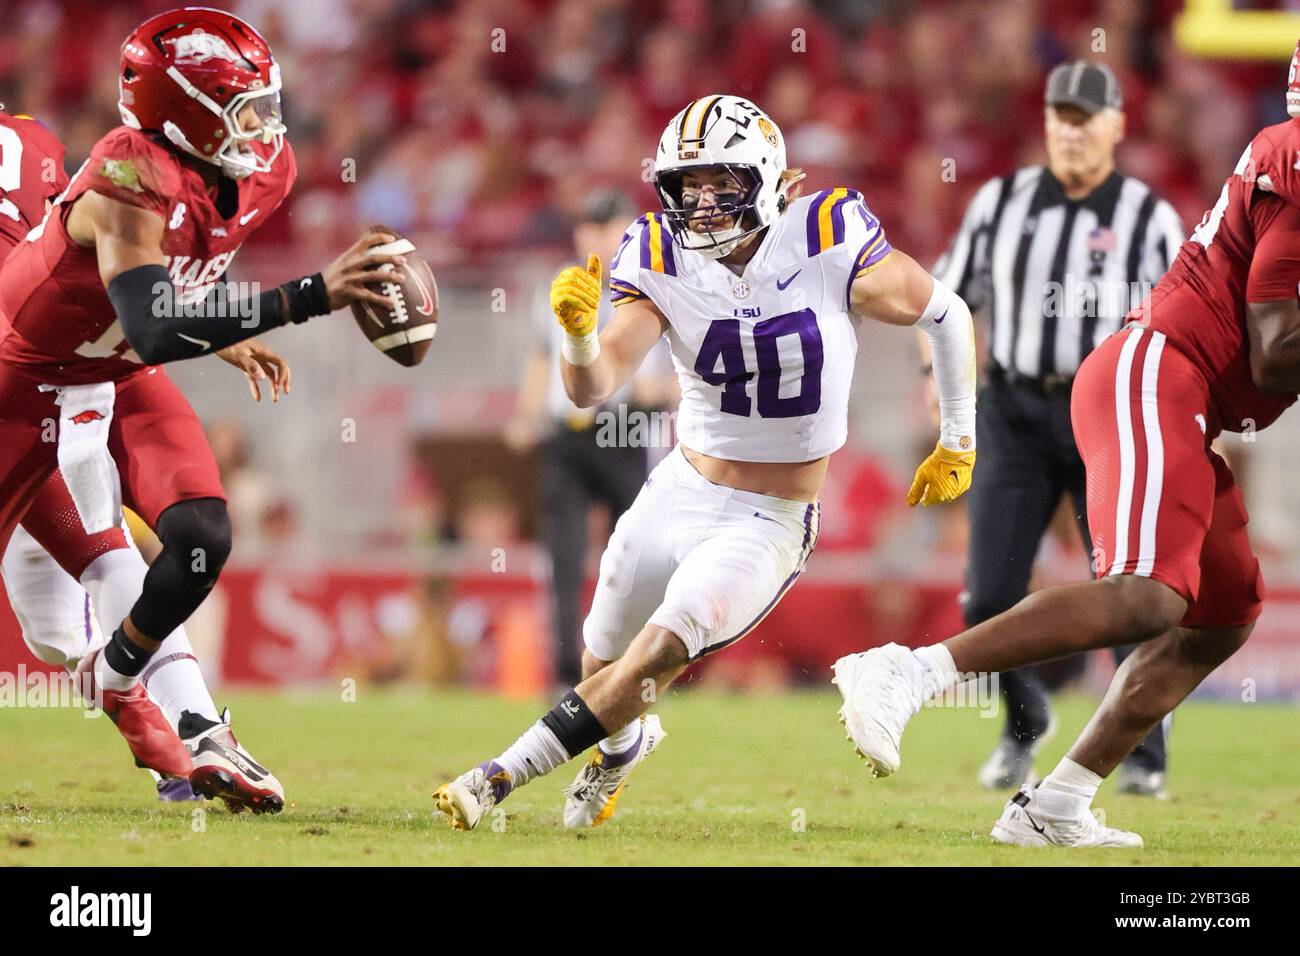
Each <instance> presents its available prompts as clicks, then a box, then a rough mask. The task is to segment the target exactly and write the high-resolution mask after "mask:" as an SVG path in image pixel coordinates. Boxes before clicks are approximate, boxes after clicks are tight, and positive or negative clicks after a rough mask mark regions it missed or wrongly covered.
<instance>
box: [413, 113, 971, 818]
mask: <svg viewBox="0 0 1300 956" xmlns="http://www.w3.org/2000/svg"><path fill="white" fill-rule="evenodd" d="M801 178H802V174H801V173H799V171H797V170H787V168H786V154H785V143H784V140H783V139H782V136H781V132H780V130H779V129H777V126H776V124H775V123H773V122H772V120H771V118H770V117H768V116H767V115H766V114H765V113H763V112H762V111H761V110H759V109H758V108H757V107H755V106H754V105H753V104H752V103H750V102H749V101H747V100H745V99H742V98H740V97H736V96H726V95H715V96H706V97H703V98H702V99H699V100H696V101H695V102H693V103H691V104H690V105H689V106H687V107H686V109H684V110H682V111H681V113H679V114H678V115H677V116H676V117H675V118H674V119H673V121H672V122H671V123H669V125H668V128H667V129H665V130H664V133H663V136H662V137H661V139H660V141H659V148H658V152H657V154H656V157H655V186H656V189H657V191H658V193H659V197H660V202H661V205H662V207H663V210H662V212H659V213H653V214H651V213H647V214H646V215H645V216H642V217H641V218H640V219H638V220H637V221H636V222H635V223H634V224H633V225H632V227H631V228H630V229H629V230H628V232H627V235H626V236H625V237H624V239H623V243H622V245H621V246H620V248H619V251H618V252H617V254H616V255H615V256H614V259H613V261H612V263H611V264H610V289H611V296H612V298H613V300H614V302H615V304H616V305H617V306H618V310H617V313H616V315H615V318H614V320H613V321H611V322H610V323H609V324H608V325H607V326H606V327H605V328H604V329H603V330H602V331H601V332H600V333H599V334H597V333H596V331H595V322H596V309H597V306H598V304H599V301H600V296H601V294H602V292H603V289H602V283H601V272H602V267H601V262H600V259H599V257H597V256H594V255H593V256H591V257H590V259H589V261H588V263H587V267H586V268H585V269H584V268H583V267H581V266H573V267H570V268H568V269H565V270H564V271H563V272H562V273H561V274H560V275H559V276H558V277H557V278H556V280H555V283H554V285H553V286H552V289H551V306H552V308H553V310H554V311H555V313H556V316H557V318H558V319H559V321H560V323H561V325H563V326H564V328H565V331H566V332H567V333H568V335H567V336H566V340H565V343H564V348H563V358H562V360H561V371H562V374H563V378H564V384H565V387H566V389H567V391H568V394H569V397H570V398H571V399H572V400H573V402H574V403H575V404H577V405H578V406H580V407H588V406H591V405H595V404H598V403H599V402H601V401H603V400H604V399H605V398H606V397H608V396H609V395H610V394H612V393H613V392H614V391H616V390H617V389H618V388H619V387H620V386H622V385H623V383H625V382H626V381H628V379H629V378H630V377H631V375H632V374H633V372H634V371H635V370H636V368H637V366H638V365H639V364H640V363H641V361H642V359H643V358H644V357H645V355H646V354H647V353H648V352H649V351H650V349H651V348H652V347H653V346H654V344H655V343H656V342H657V341H658V340H659V338H660V337H661V336H664V335H666V336H667V337H668V342H669V345H670V347H671V351H672V357H673V364H674V366H675V368H676V372H677V376H678V380H679V383H680V386H681V395H682V397H681V406H680V410H679V412H678V422H677V426H678V427H677V431H678V438H679V441H680V444H679V445H678V447H677V448H676V449H674V450H673V451H672V452H671V453H670V454H669V455H668V456H667V457H666V458H665V459H664V460H663V461H662V462H661V463H660V464H659V465H658V467H656V468H655V470H654V472H653V473H652V474H651V476H650V478H649V480H648V481H647V482H646V484H645V487H644V488H643V489H642V491H641V493H640V495H639V496H638V497H637V499H636V501H635V502H634V503H633V505H632V507H631V508H630V509H629V510H628V511H627V512H626V513H625V514H624V515H623V517H622V518H621V519H620V520H619V522H618V524H617V526H616V527H615V529H614V533H613V535H612V536H611V538H610V540H609V544H608V546H607V548H606V550H605V553H604V556H603V557H602V558H601V562H600V577H599V580H598V582H597V586H596V594H595V598H594V601H593V603H592V608H591V612H590V614H589V615H588V617H587V619H586V622H585V625H584V633H583V637H584V640H585V643H586V645H587V649H586V652H585V653H584V655H583V676H584V679H583V680H582V682H581V683H579V684H578V685H577V686H576V687H575V688H573V690H571V691H569V692H567V693H566V694H565V695H564V696H563V698H562V699H561V700H560V702H559V703H558V704H557V705H556V706H555V708H554V709H553V710H551V711H550V712H549V713H548V714H546V715H545V716H544V717H542V719H541V720H539V721H537V723H536V724H534V725H533V726H532V727H531V728H529V729H528V730H527V731H526V732H525V733H524V734H523V736H521V737H520V738H519V739H518V740H517V741H516V742H515V743H514V744H512V745H511V746H510V747H509V748H508V749H507V750H506V751H505V752H503V753H502V754H501V755H500V756H498V757H496V758H495V759H493V760H489V761H486V762H484V763H483V764H480V765H479V766H477V767H474V768H473V769H471V770H469V771H467V772H466V773H464V774H462V775H461V776H459V777H457V778H456V779H455V780H454V781H452V782H451V783H448V784H446V785H444V786H442V787H440V788H439V789H438V791H437V792H436V793H435V794H434V798H435V800H436V802H437V807H438V810H439V811H441V812H442V813H444V814H446V815H447V817H448V820H449V822H450V824H451V825H452V826H453V827H455V828H457V829H472V828H473V827H474V826H475V825H477V824H478V823H479V821H480V820H481V819H482V818H483V817H484V815H485V814H487V813H488V812H489V811H490V810H491V809H492V808H493V807H494V806H496V805H497V804H498V803H500V802H501V801H502V800H503V799H504V798H505V797H506V795H507V794H509V793H510V792H511V790H513V789H514V788H517V787H520V786H523V785H524V784H525V783H528V782H529V781H530V780H532V779H534V778H536V777H539V776H542V775H544V774H547V773H550V772H551V771H552V770H555V769H556V768H558V767H560V766H561V765H562V764H564V763H567V762H568V761H569V760H572V759H573V758H575V757H577V756H579V755H580V754H582V753H584V752H585V751H586V750H588V749H589V748H591V747H593V745H594V746H595V750H594V753H593V755H592V758H591V760H590V761H589V762H588V763H587V764H586V765H585V766H584V767H583V768H582V770H581V771H580V772H579V774H578V778H577V780H575V781H574V783H573V785H572V786H570V787H569V788H568V789H567V790H566V791H565V798H566V800H565V807H564V822H565V825H566V826H570V827H586V826H595V825H597V824H599V823H602V822H603V821H604V820H606V819H608V818H609V817H610V816H611V815H612V814H613V812H614V807H615V805H616V802H617V799H618V796H619V793H620V791H621V788H622V787H623V784H624V782H625V781H626V779H627V776H628V774H629V773H630V772H631V770H632V769H633V768H634V767H635V766H636V765H637V764H638V763H639V762H640V761H641V760H643V759H644V758H645V757H646V756H647V755H648V754H649V753H651V752H652V751H653V750H654V749H655V747H656V746H658V744H659V741H660V740H661V739H662V738H663V729H662V727H661V725H660V723H659V720H658V718H657V717H655V716H654V715H649V716H646V711H647V710H648V709H649V708H650V706H651V704H652V703H653V702H654V701H655V700H656V699H657V697H658V695H660V694H662V693H663V692H664V690H665V689H666V688H667V687H668V685H669V684H670V683H671V682H672V681H673V680H674V679H675V678H676V677H677V676H678V675H679V674H680V673H681V672H682V670H683V669H685V667H686V666H687V665H688V664H690V663H691V662H692V661H694V660H696V659H698V658H700V657H702V656H703V655H705V654H708V653H712V652H713V651H717V650H719V649H721V648H723V647H726V646H727V645H728V644H731V643H734V642H735V641H738V640H740V639H741V638H742V637H744V636H745V635H746V634H747V633H748V632H749V631H750V630H752V629H753V628H754V627H755V626H756V625H757V624H758V622H759V621H761V620H762V619H763V617H764V616H765V615H766V614H767V613H768V612H769V611H770V610H771V609H772V608H773V607H774V606H775V605H776V603H777V601H779V600H780V599H781V597H782V596H783V595H784V594H785V592H786V591H787V590H788V589H789V588H790V586H791V585H792V584H793V583H794V581H795V579H796V578H797V577H798V576H799V573H800V572H801V571H802V570H803V567H804V564H805V562H806V561H807V560H808V556H809V555H810V554H811V553H812V550H813V547H814V546H815V545H816V542H817V531H818V527H819V524H820V521H821V515H820V509H819V507H818V504H817V497H818V493H819V491H820V489H821V485H822V480H823V479H824V478H825V475H826V469H827V463H828V460H829V456H830V454H831V453H832V452H834V451H835V450H836V449H837V448H839V447H840V446H841V445H842V444H844V440H845V437H846V435H847V415H848V398H849V386H850V382H851V380H852V376H853V362H854V356H855V353H856V351H857V338H856V328H855V327H856V323H857V321H858V320H859V318H871V319H875V320H878V321H881V322H885V323H887V324H890V325H899V326H917V327H918V328H920V329H921V330H922V331H923V332H925V334H926V335H927V336H928V337H929V340H930V343H931V346H932V348H933V353H934V359H933V361H934V369H935V377H936V380H937V383H938V387H939V392H940V406H941V410H942V425H941V428H940V435H939V442H938V445H937V447H936V448H935V451H934V453H933V454H931V455H930V456H929V457H928V458H927V459H926V460H925V461H924V462H923V463H922V464H921V467H920V468H919V469H918V471H917V474H916V480H915V481H914V482H913V485H912V488H911V490H910V491H909V493H908V503H909V504H917V503H922V504H927V505H928V504H934V503H937V502H941V501H950V500H952V499H954V498H956V497H958V496H959V495H960V494H962V493H963V492H964V491H965V490H966V489H967V488H968V487H969V484H970V477H971V469H972V468H973V466H974V463H975V377H976V376H975V338H974V332H973V329H972V325H971V317H970V311H969V309H967V307H966V305H965V303H964V302H962V300H961V299H960V298H959V297H958V296H957V295H955V294H954V293H953V292H951V291H950V290H948V289H947V288H945V287H944V286H943V285H942V284H941V283H939V282H938V281H937V280H935V279H934V278H933V277H931V276H930V275H929V274H928V273H926V271H925V270H924V269H922V268H921V267H920V266H919V265H917V264H916V262H915V261H914V260H912V259H911V258H910V257H908V256H906V255H904V254H903V253H901V252H899V251H897V250H893V249H892V248H891V247H890V244H889V242H888V240H887V239H886V238H885V233H884V230H883V228H882V227H881V225H880V223H879V222H878V221H877V220H876V219H875V217H874V216H872V214H871V212H870V211H869V210H868V209H867V206H866V204H865V203H864V202H863V200H862V197H861V195H859V194H858V193H856V192H854V191H853V190H850V189H843V188H840V189H830V190H825V191H822V192H818V193H816V194H815V195H812V196H809V197H804V198H798V192H799V180H800V179H801ZM909 346H910V343H906V342H903V341H901V340H900V348H903V349H906V348H908V347H909Z"/></svg>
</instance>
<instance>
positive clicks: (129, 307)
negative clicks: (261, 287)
mask: <svg viewBox="0 0 1300 956" xmlns="http://www.w3.org/2000/svg"><path fill="white" fill-rule="evenodd" d="M163 225H164V224H163V221H162V217H161V216H159V215H157V214H156V213H154V212H151V211H149V210H146V209H141V208H139V207H137V206H133V205H131V204H129V203H124V202H121V201H119V200H117V199H113V198H111V197H109V196H105V195H102V194H100V193H97V192H93V191H91V192H87V193H86V194H84V195H83V196H81V197H80V198H78V199H77V201H76V203H75V204H74V205H73V207H72V209H71V210H70V212H69V214H68V220H67V229H68V235H69V236H70V237H71V238H72V240H73V241H74V242H76V243H78V244H79V245H82V246H93V247H94V249H95V256H96V260H97V262H98V266H99V275H100V279H101V281H102V282H103V283H104V287H105V288H106V289H108V293H109V298H110V299H111V300H112V302H113V307H114V311H115V312H116V313H117V318H118V321H119V322H120V323H121V326H122V332H123V334H124V335H125V336H126V339H127V342H128V343H130V345H131V347H132V349H133V350H134V351H135V352H136V354H137V355H139V356H140V359H141V361H143V362H145V363H147V364H151V365H152V364H158V363H162V362H171V361H176V360H179V359H185V358H193V357H195V356H199V355H206V354H209V353H211V352H216V351H220V350H221V349H223V348H225V347H227V346H230V345H235V344H236V343H239V342H243V341H244V340H246V339H249V338H252V337H254V336H255V335H257V334H259V333H261V332H264V331H267V330H268V329H273V328H277V327H279V326H281V325H285V324H289V323H293V324H299V323H302V322H305V321H306V320H307V319H309V318H311V317H312V316H315V315H324V314H327V313H329V312H332V311H334V310H335V309H338V308H341V307H343V306H345V305H349V304H351V303H353V302H361V301H366V302H373V303H375V304H378V305H381V306H384V307H386V308H391V307H392V305H393V303H392V302H391V301H390V300H389V298H388V297H387V296H384V295H381V294H380V293H378V292H375V291H374V290H372V289H369V288H367V287H366V286H367V284H368V283H378V282H382V281H389V282H391V281H399V282H400V281H404V279H403V278H402V277H401V275H400V274H397V273H396V272H390V271H385V270H384V269H383V268H382V267H383V266H385V265H387V266H390V267H393V268H394V269H397V268H400V267H401V266H402V265H403V264H404V261H405V260H404V259H403V257H402V256H400V255H391V254H385V253H379V252H375V251H374V249H373V247H375V246H380V245H383V244H385V243H389V242H392V241H393V240H394V238H395V237H394V236H392V235H390V234H389V233H386V232H382V231H377V230H372V231H368V232H367V233H365V234H364V235H362V236H361V238H359V239H358V240H357V241H356V242H355V243H353V245H352V246H351V247H350V248H349V249H348V250H347V251H346V252H344V253H343V254H342V255H340V256H339V257H338V258H337V259H335V260H334V261H333V262H332V263H330V265H328V266H327V267H326V268H325V270H324V271H323V272H321V273H318V274H317V275H316V276H304V277H303V278H301V279H298V280H295V281H292V282H287V283H285V284H283V285H281V286H279V287H278V288H276V289H272V290H270V291H268V292H263V293H260V294H257V295H256V296H255V301H253V302H234V303H231V302H228V301H227V296H228V291H227V289H228V287H226V286H224V285H223V284H220V283H218V284H217V285H216V286H215V287H214V289H213V290H212V291H211V292H210V293H209V294H208V297H207V299H206V300H205V301H204V303H203V305H202V307H186V308H183V309H182V308H180V307H179V304H178V303H177V302H176V300H175V294H176V290H175V288H174V286H173V285H172V281H171V276H170V275H169V274H168V272H167V268H166V265H165V263H166V257H165V256H164V254H163V251H162V239H163ZM232 315H239V316H248V315H251V316H253V317H254V318H253V320H252V321H251V322H250V321H248V320H242V321H232V320H231V318H230V317H231V316H232ZM160 319H162V320H163V321H159V320H160Z"/></svg>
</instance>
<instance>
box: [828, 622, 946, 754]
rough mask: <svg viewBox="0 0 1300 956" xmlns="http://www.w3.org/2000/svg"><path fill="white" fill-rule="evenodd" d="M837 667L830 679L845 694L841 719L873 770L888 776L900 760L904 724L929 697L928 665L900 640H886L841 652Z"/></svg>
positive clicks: (855, 745) (851, 738) (859, 751)
mask: <svg viewBox="0 0 1300 956" xmlns="http://www.w3.org/2000/svg"><path fill="white" fill-rule="evenodd" d="M834 671H835V676H834V677H833V678H832V679H831V683H833V684H835V686H837V687H838V688H839V689H840V694H842V695H843V697H844V706H843V707H841V708H840V723H842V724H844V726H845V729H846V730H847V731H848V736H849V739H850V740H851V741H853V746H854V747H855V748H856V749H857V752H858V756H860V757H861V758H862V759H863V760H865V761H866V762H867V767H868V768H869V769H870V770H871V775H872V776H873V777H887V776H889V775H890V774H891V773H893V772H894V771H896V770H897V769H898V765H899V763H900V762H901V758H900V756H899V753H898V748H899V744H900V743H901V741H902V738H903V728H904V727H906V726H907V722H908V721H909V720H911V719H912V717H913V716H914V715H915V714H916V712H917V711H918V710H920V709H921V704H922V703H923V702H924V700H925V696H924V690H923V685H922V676H923V675H924V673H925V665H924V664H922V663H921V662H920V661H919V660H917V659H916V655H915V654H914V653H913V652H912V651H911V650H909V649H908V648H906V647H903V646H902V645H901V644H886V645H884V646H883V647H873V648H872V649H871V650H869V651H863V652H862V653H860V654H849V655H848V656H847V657H841V658H840V659H839V660H838V661H836V662H835V666H834Z"/></svg>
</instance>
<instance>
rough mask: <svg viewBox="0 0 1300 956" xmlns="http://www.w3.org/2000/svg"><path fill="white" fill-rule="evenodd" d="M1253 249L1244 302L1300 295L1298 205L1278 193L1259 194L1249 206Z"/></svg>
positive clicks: (1271, 300)
mask: <svg viewBox="0 0 1300 956" xmlns="http://www.w3.org/2000/svg"><path fill="white" fill-rule="evenodd" d="M1250 218H1251V222H1252V223H1253V224H1254V226H1255V252H1254V254H1253V255H1252V256H1251V258H1250V274H1249V276H1247V278H1246V301H1247V302H1275V301H1277V300H1279V299H1295V298H1298V297H1300V293H1298V292H1297V287H1298V285H1300V208H1297V207H1296V206H1293V205H1291V204H1290V203H1289V202H1284V201H1283V200H1281V199H1279V198H1278V197H1277V196H1260V197H1259V198H1257V199H1256V200H1255V202H1254V203H1253V204H1252V205H1251V209H1250Z"/></svg>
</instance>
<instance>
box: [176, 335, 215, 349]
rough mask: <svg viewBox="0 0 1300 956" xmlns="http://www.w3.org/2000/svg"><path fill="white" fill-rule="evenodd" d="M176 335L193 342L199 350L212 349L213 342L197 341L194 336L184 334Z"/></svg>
mask: <svg viewBox="0 0 1300 956" xmlns="http://www.w3.org/2000/svg"><path fill="white" fill-rule="evenodd" d="M176 334H177V335H179V336H180V337H181V338H183V339H184V340H185V341H186V342H193V343H194V344H195V345H197V346H198V347H199V348H204V349H210V348H212V343H211V342H205V341H203V339H196V338H194V337H192V336H189V335H186V334H185V333H184V332H177V333H176Z"/></svg>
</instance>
